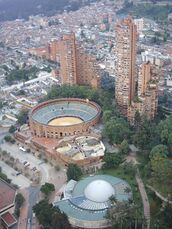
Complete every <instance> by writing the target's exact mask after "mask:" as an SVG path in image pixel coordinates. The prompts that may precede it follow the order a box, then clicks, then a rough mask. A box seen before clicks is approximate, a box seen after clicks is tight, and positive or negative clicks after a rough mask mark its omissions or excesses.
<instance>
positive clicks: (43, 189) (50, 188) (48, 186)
mask: <svg viewBox="0 0 172 229" xmlns="http://www.w3.org/2000/svg"><path fill="white" fill-rule="evenodd" d="M40 190H41V192H42V193H44V194H45V196H46V197H47V196H48V195H49V194H50V193H51V192H53V191H55V187H54V184H51V183H45V184H44V185H42V186H41V189H40Z"/></svg>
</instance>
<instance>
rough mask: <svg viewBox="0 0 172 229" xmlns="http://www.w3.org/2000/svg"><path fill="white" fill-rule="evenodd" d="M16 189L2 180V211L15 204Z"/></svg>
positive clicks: (0, 193)
mask: <svg viewBox="0 0 172 229" xmlns="http://www.w3.org/2000/svg"><path fill="white" fill-rule="evenodd" d="M15 194H16V189H15V188H13V187H12V186H11V185H10V184H8V183H7V182H5V181H4V180H1V179H0V211H1V210H3V209H4V208H6V207H8V206H9V205H11V204H13V203H14V199H15Z"/></svg>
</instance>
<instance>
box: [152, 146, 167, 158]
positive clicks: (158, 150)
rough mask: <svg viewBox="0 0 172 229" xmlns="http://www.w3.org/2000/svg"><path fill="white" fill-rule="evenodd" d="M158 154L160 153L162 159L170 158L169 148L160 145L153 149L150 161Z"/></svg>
mask: <svg viewBox="0 0 172 229" xmlns="http://www.w3.org/2000/svg"><path fill="white" fill-rule="evenodd" d="M157 153H159V154H160V155H161V156H162V157H166V156H168V148H167V146H165V145H161V144H160V145H157V146H155V147H153V149H152V150H151V152H150V155H149V157H150V159H151V158H152V157H153V155H156V154H157Z"/></svg>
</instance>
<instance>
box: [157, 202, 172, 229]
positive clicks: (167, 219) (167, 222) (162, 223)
mask: <svg viewBox="0 0 172 229" xmlns="http://www.w3.org/2000/svg"><path fill="white" fill-rule="evenodd" d="M171 216H172V206H171V204H169V203H166V204H165V206H164V207H163V208H162V209H161V211H160V212H159V213H158V215H157V218H158V224H159V228H161V229H169V228H171V225H172V217H171Z"/></svg>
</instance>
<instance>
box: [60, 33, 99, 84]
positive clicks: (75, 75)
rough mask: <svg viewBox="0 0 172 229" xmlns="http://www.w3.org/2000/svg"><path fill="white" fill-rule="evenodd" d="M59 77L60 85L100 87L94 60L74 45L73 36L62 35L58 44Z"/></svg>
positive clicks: (97, 69)
mask: <svg viewBox="0 0 172 229" xmlns="http://www.w3.org/2000/svg"><path fill="white" fill-rule="evenodd" d="M59 47H60V48H59V57H60V58H59V59H60V76H61V81H62V84H69V85H74V84H78V85H89V86H92V87H95V88H97V87H99V86H100V72H99V67H98V65H97V63H96V58H95V57H94V56H92V55H90V54H87V53H86V52H85V51H84V50H83V49H82V48H81V47H80V46H79V45H78V44H76V40H75V34H74V33H71V34H67V35H64V36H63V38H62V40H61V41H60V42H59Z"/></svg>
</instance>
